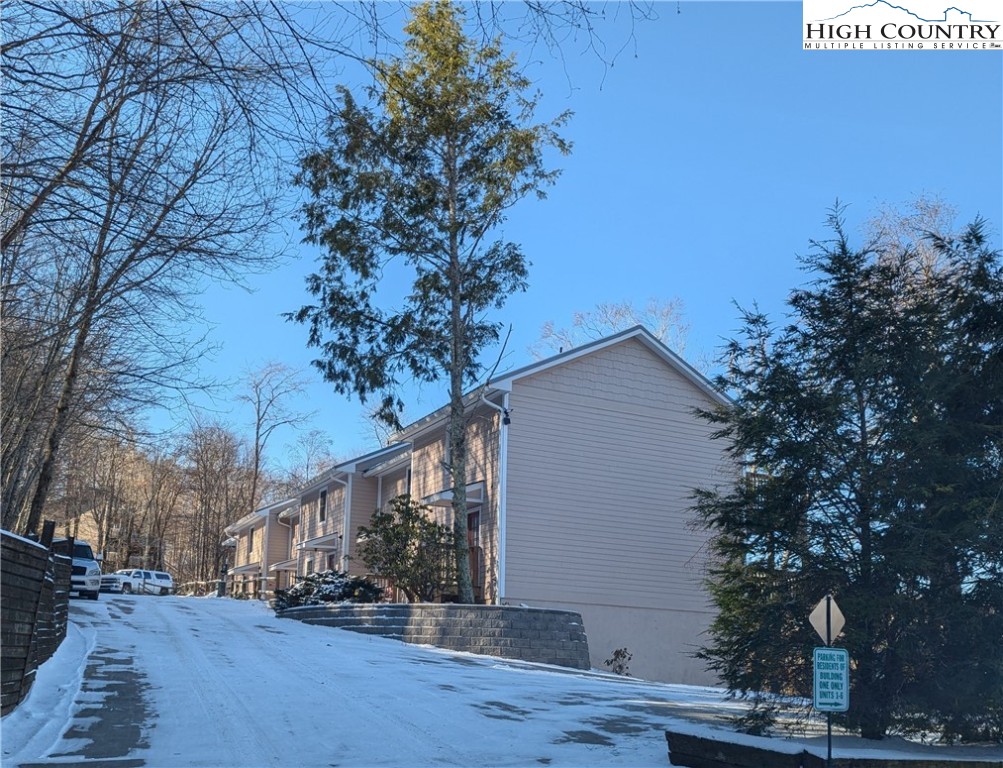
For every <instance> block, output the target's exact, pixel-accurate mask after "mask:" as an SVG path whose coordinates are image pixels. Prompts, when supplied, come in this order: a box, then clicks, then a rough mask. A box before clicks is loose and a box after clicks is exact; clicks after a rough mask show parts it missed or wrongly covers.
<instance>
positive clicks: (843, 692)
mask: <svg viewBox="0 0 1003 768" xmlns="http://www.w3.org/2000/svg"><path fill="white" fill-rule="evenodd" d="M808 620H809V621H810V622H811V625H812V626H813V627H814V628H815V631H816V632H818V634H819V637H821V638H822V641H823V642H824V643H825V646H826V647H825V648H816V649H815V653H814V656H813V668H814V678H815V682H814V686H813V687H814V706H815V709H816V710H817V711H819V712H825V720H826V728H825V731H826V737H827V738H826V747H827V748H826V759H825V764H826V766H827V767H828V766H831V765H832V713H833V712H846V710H848V709H849V708H850V654H849V652H848V651H847V650H846V649H845V648H833V647H832V641H833V640H835V639H836V637H837V636H838V635H839V633H840V632H841V631H842V629H843V625H844V624H845V623H846V619H844V618H843V613H842V611H840V610H839V606H838V605H836V601H835V600H833V599H832V595H826V596H825V597H824V598H822V599H821V600H819V602H818V605H816V606H815V609H814V610H813V611H812V612H811V615H810V616H809V617H808Z"/></svg>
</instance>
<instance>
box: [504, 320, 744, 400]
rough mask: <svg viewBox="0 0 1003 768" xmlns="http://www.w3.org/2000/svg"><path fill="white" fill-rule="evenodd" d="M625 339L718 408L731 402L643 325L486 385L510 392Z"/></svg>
mask: <svg viewBox="0 0 1003 768" xmlns="http://www.w3.org/2000/svg"><path fill="white" fill-rule="evenodd" d="M628 339H635V340H637V341H639V342H641V343H642V344H643V345H644V346H645V347H647V348H648V349H649V350H651V351H652V352H653V353H654V354H655V355H656V356H657V357H659V358H660V359H661V360H662V362H664V363H665V364H666V365H668V366H669V367H670V368H672V369H673V370H675V371H676V372H677V373H678V374H680V375H681V376H682V377H683V378H684V379H686V380H687V381H689V382H690V383H691V384H692V385H693V386H695V387H696V388H697V389H699V390H701V391H702V392H703V393H704V394H705V395H707V396H708V397H709V398H711V399H712V400H714V401H715V402H716V403H719V404H720V405H728V404H730V402H731V401H730V400H729V399H728V397H727V396H726V395H724V394H723V393H722V392H721V391H720V390H719V389H717V388H716V387H715V386H714V385H713V384H712V383H711V382H710V380H709V379H708V378H707V377H706V376H704V375H703V374H702V373H700V371H698V370H697V369H696V368H694V367H693V366H692V365H690V364H689V363H687V362H686V361H685V360H683V358H681V357H680V356H679V355H677V354H676V353H675V352H673V351H672V350H671V349H669V348H668V347H667V346H665V344H663V343H662V342H661V341H659V340H658V339H657V338H656V337H655V335H654V334H653V333H651V331H649V330H648V329H647V328H645V327H644V326H643V325H635V326H634V327H633V328H628V329H627V330H625V331H620V332H619V333H615V334H613V335H612V336H606V337H605V338H602V339H598V340H596V341H591V342H589V343H587V344H582V345H581V346H579V347H573V348H572V349H569V350H568V351H567V352H561V353H559V354H556V355H554V356H553V357H548V358H546V359H545V360H540V361H538V362H535V363H531V364H529V365H526V366H523V367H522V368H516V369H515V370H514V371H508V372H506V373H503V374H501V375H498V376H495V377H494V378H493V379H491V380H490V381H489V382H488V386H489V387H490V388H491V389H495V390H498V391H501V392H511V391H512V384H513V382H515V381H518V380H519V379H524V378H526V377H527V376H534V375H536V374H538V373H542V372H543V371H547V370H550V369H551V368H556V367H557V366H559V365H565V364H566V363H570V362H571V361H572V360H577V359H579V358H581V357H585V356H587V355H592V354H595V353H596V352H600V351H602V350H604V349H608V348H609V347H612V346H615V345H617V344H621V343H623V342H624V341H627V340H628Z"/></svg>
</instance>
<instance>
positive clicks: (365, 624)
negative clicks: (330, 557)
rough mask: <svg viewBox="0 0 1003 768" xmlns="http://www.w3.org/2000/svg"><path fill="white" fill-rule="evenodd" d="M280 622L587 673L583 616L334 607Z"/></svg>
mask: <svg viewBox="0 0 1003 768" xmlns="http://www.w3.org/2000/svg"><path fill="white" fill-rule="evenodd" d="M278 615H279V616H280V617H281V618H289V619H298V620H299V621H303V622H306V623H308V624H320V625H323V626H329V627H338V628H340V629H348V630H351V631H353V632H363V633H368V634H376V635H381V636H383V637H390V638H394V639H397V640H402V641H403V642H405V643H415V644H420V645H434V646H436V647H438V648H446V649H448V650H453V651H467V652H470V653H480V654H484V655H487V656H498V657H500V658H505V659H520V660H523V661H534V662H539V663H543V664H556V665H558V666H562V667H572V668H574V669H588V668H589V645H588V639H587V637H586V635H585V627H584V625H583V623H582V617H581V615H580V614H578V613H574V612H572V611H555V610H549V609H544V608H514V607H511V606H504V605H453V604H441V605H440V604H434V603H408V604H399V603H394V604H385V603H376V604H368V605H367V604H348V603H346V604H337V605H323V606H304V607H300V608H288V609H286V610H284V611H280V612H279V613H278Z"/></svg>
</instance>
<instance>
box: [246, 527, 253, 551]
mask: <svg viewBox="0 0 1003 768" xmlns="http://www.w3.org/2000/svg"><path fill="white" fill-rule="evenodd" d="M253 551H254V529H253V528H252V529H251V530H249V531H248V532H247V556H248V557H250V556H251V553H252V552H253Z"/></svg>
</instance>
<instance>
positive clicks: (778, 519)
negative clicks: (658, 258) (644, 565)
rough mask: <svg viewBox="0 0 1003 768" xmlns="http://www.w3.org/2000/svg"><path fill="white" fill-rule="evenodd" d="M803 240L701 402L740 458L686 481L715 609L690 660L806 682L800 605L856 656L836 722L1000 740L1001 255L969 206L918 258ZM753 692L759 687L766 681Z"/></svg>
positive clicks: (756, 693)
mask: <svg viewBox="0 0 1003 768" xmlns="http://www.w3.org/2000/svg"><path fill="white" fill-rule="evenodd" d="M830 224H831V226H832V228H833V232H834V235H835V236H834V238H833V239H832V240H830V241H827V242H822V243H814V244H813V246H814V247H813V250H812V253H811V254H810V255H809V256H808V257H807V258H806V259H805V266H806V267H807V268H808V269H809V270H810V271H811V272H812V273H813V274H814V275H815V276H816V277H815V280H814V282H813V283H812V284H811V285H809V286H808V287H807V288H804V289H800V290H795V291H794V292H793V293H792V295H791V297H790V300H789V305H790V310H791V312H790V320H789V322H788V324H787V325H785V326H783V327H781V328H776V327H774V326H773V325H772V324H771V323H770V321H769V319H768V318H767V317H765V316H764V315H763V314H762V313H760V312H758V311H751V312H746V313H745V315H744V321H745V327H744V329H743V336H742V338H740V339H738V340H734V341H732V342H731V343H730V344H729V345H728V347H727V349H726V361H727V367H726V372H725V373H724V374H723V375H722V376H721V377H720V380H719V382H718V383H719V385H720V386H721V387H723V388H725V389H726V390H728V391H729V392H731V393H732V395H733V397H734V401H733V405H731V406H729V407H727V408H724V409H722V410H719V411H717V412H713V413H706V414H705V416H706V417H707V418H708V419H710V420H711V421H712V422H714V423H716V424H718V425H719V426H720V429H719V431H718V433H717V435H718V437H719V438H721V439H726V440H728V441H729V448H728V451H729V453H730V455H731V457H732V458H733V459H734V460H735V461H736V462H737V463H738V464H739V465H740V466H742V467H743V468H744V469H745V470H746V471H745V473H744V477H743V478H742V480H741V482H739V483H737V484H736V485H735V486H734V487H733V488H730V489H727V490H725V491H714V490H708V489H704V490H701V491H698V493H697V508H698V511H699V512H700V514H701V516H702V518H703V519H704V521H705V522H706V524H707V525H708V526H709V527H710V529H711V530H712V531H713V532H714V533H715V534H716V538H715V545H714V546H715V552H716V556H717V558H716V565H715V566H714V568H713V571H712V574H711V579H710V589H711V592H712V595H713V597H714V599H715V601H716V603H717V605H718V607H719V610H720V612H719V615H718V617H717V619H716V620H715V622H714V624H713V627H712V631H711V636H712V640H711V642H710V643H709V644H708V645H707V646H706V647H705V648H703V649H702V650H701V652H700V654H699V655H700V656H701V657H702V658H703V659H705V660H706V661H707V662H708V664H709V666H710V668H711V669H713V670H715V671H717V672H718V673H719V674H720V675H721V677H722V678H723V680H725V681H726V683H727V684H728V686H729V687H730V688H731V689H732V690H734V691H738V692H740V693H742V694H751V695H753V697H754V698H755V699H756V703H757V707H758V708H759V710H760V712H757V713H756V714H757V715H758V714H761V713H762V711H766V714H768V710H769V708H770V706H771V699H770V697H769V694H783V695H786V694H794V695H799V696H807V695H809V692H810V691H811V662H810V659H811V648H812V646H813V645H816V644H818V639H817V637H815V636H814V631H813V630H812V629H811V627H810V626H809V624H808V622H807V617H808V614H809V612H810V611H811V608H812V607H813V605H814V604H815V603H816V602H817V601H818V600H819V599H821V598H822V597H823V596H824V595H825V594H827V593H831V594H832V595H834V596H835V597H836V599H837V601H838V603H839V605H840V606H841V608H842V611H843V613H844V614H845V616H846V619H847V623H846V628H845V630H844V635H843V636H842V637H841V638H840V640H839V642H838V643H837V644H838V645H842V646H844V647H846V648H847V649H848V650H849V653H850V657H851V662H852V670H851V696H850V711H849V712H848V713H847V715H846V717H845V723H846V724H847V725H848V726H850V727H852V728H855V729H859V730H860V732H861V733H862V735H864V736H865V737H868V738H880V737H882V736H884V735H885V734H887V733H888V732H889V731H890V730H893V729H904V728H905V729H907V728H923V729H934V730H940V731H941V732H942V734H943V735H944V736H945V737H947V738H962V739H978V738H992V739H1001V738H1003V643H1001V638H1003V498H1001V491H1003V267H1001V260H1000V254H999V252H998V251H993V250H991V249H990V248H989V247H988V246H987V244H986V235H985V224H984V222H982V221H976V222H975V223H973V224H972V225H970V226H969V227H968V229H967V230H966V231H965V233H964V234H963V236H961V237H960V238H957V239H956V240H944V239H938V238H935V237H931V238H930V242H931V243H932V245H933V246H934V247H935V248H936V249H937V251H938V253H939V256H940V261H939V266H938V269H936V270H933V271H931V270H929V269H926V268H922V267H923V265H921V264H918V263H917V259H915V258H914V255H915V251H914V250H909V249H906V250H904V251H902V250H899V251H897V252H890V251H884V252H883V251H881V250H880V249H877V250H875V249H870V248H865V249H861V250H854V249H853V248H851V247H850V244H849V242H848V240H847V237H846V235H845V232H844V228H843V224H842V221H841V218H840V215H839V211H838V210H837V211H834V212H833V214H832V216H831V218H830ZM761 694H766V695H765V696H763V695H761Z"/></svg>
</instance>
